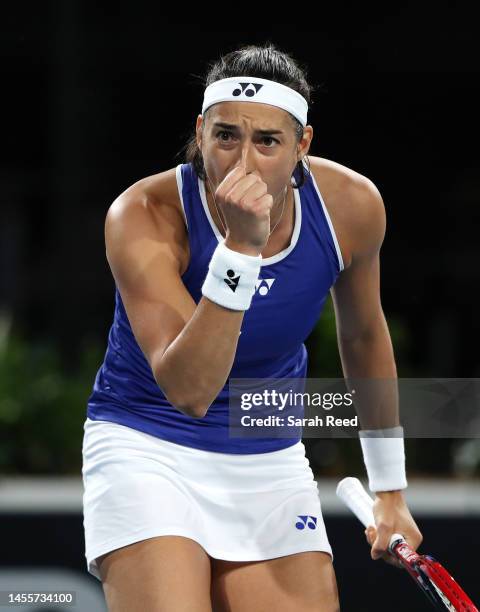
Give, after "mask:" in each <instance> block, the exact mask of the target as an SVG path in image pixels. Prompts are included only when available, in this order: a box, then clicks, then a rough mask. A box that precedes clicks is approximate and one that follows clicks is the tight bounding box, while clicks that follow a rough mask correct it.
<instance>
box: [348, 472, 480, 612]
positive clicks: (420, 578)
mask: <svg viewBox="0 0 480 612" xmlns="http://www.w3.org/2000/svg"><path fill="white" fill-rule="evenodd" d="M337 495H338V497H339V498H340V499H341V500H342V501H343V502H344V503H345V504H346V505H347V506H348V507H349V508H350V510H351V511H352V512H353V513H354V514H355V516H356V517H357V518H358V519H359V520H360V521H361V522H362V523H363V524H364V525H365V527H368V526H370V525H372V526H373V527H375V520H374V517H373V499H372V498H371V497H370V495H368V493H367V492H366V491H365V489H364V488H363V486H362V483H361V482H360V481H359V480H358V478H344V479H343V480H341V481H340V482H339V483H338V486H337ZM389 552H390V554H392V555H393V556H394V557H395V558H396V559H398V561H399V562H400V563H401V565H402V567H404V568H405V569H406V570H407V572H408V573H409V574H410V576H411V577H412V578H413V579H414V580H415V582H416V583H417V585H418V586H419V587H420V588H421V590H422V591H423V593H424V594H425V595H426V597H427V599H428V600H429V601H430V602H431V603H432V604H433V606H434V607H435V608H436V609H437V610H450V611H452V612H478V608H477V607H476V606H475V605H474V603H473V602H472V600H471V599H470V598H469V597H468V595H467V594H466V593H465V592H464V591H463V589H461V588H460V586H459V585H458V584H457V583H456V582H455V580H454V579H453V578H452V576H450V574H449V573H448V572H447V570H446V569H445V568H444V567H443V566H442V565H440V563H439V562H438V561H436V560H435V559H434V558H433V557H431V556H430V555H419V554H418V553H416V552H415V551H414V550H413V548H411V547H410V546H409V545H408V544H407V542H406V541H405V539H404V538H403V536H401V535H400V534H398V533H394V534H393V535H392V537H391V539H390V545H389Z"/></svg>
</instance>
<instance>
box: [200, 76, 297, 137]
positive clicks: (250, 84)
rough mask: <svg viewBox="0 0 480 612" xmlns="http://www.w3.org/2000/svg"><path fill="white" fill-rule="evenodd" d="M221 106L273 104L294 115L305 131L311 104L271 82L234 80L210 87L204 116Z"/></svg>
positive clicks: (219, 82) (205, 96)
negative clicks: (238, 103)
mask: <svg viewBox="0 0 480 612" xmlns="http://www.w3.org/2000/svg"><path fill="white" fill-rule="evenodd" d="M217 102H257V103H259V104H271V105H272V106H278V108H283V110H286V111H288V112H289V113H291V114H292V115H293V116H294V117H295V118H296V119H298V121H300V123H301V124H302V125H303V127H305V126H306V125H307V112H308V103H307V101H306V100H305V98H304V97H303V96H302V95H301V94H299V93H298V92H297V91H295V90H293V89H291V88H290V87H287V86H286V85H282V84H281V83H277V82H275V81H269V80H267V79H259V78H257V77H232V78H229V79H221V80H220V81H215V83H212V84H211V85H209V86H208V87H207V88H206V90H205V94H204V97H203V106H202V115H203V114H204V113H205V111H206V110H207V109H208V108H210V106H212V105H213V104H217Z"/></svg>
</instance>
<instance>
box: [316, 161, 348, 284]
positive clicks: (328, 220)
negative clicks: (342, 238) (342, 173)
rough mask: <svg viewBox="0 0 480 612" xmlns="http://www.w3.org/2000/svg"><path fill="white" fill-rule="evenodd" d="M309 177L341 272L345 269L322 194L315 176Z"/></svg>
mask: <svg viewBox="0 0 480 612" xmlns="http://www.w3.org/2000/svg"><path fill="white" fill-rule="evenodd" d="M310 175H311V177H312V182H313V186H314V187H315V190H316V192H317V195H318V198H319V200H320V202H321V204H322V208H323V212H324V214H325V218H326V219H327V223H328V227H329V228H330V234H331V235H332V238H333V243H334V244H335V250H336V252H337V258H338V264H339V267H340V272H341V271H342V270H344V269H345V266H344V263H343V257H342V251H341V250H340V245H339V244H338V240H337V234H336V233H335V229H334V228H333V223H332V220H331V219H330V215H329V214H328V210H327V207H326V206H325V202H324V201H323V198H322V194H321V193H320V189H319V188H318V185H317V181H316V180H315V176H314V175H313V172H312V171H310Z"/></svg>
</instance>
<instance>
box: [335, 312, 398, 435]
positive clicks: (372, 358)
mask: <svg viewBox="0 0 480 612" xmlns="http://www.w3.org/2000/svg"><path fill="white" fill-rule="evenodd" d="M338 345H339V351H340V357H341V361H342V368H343V374H344V377H345V379H346V380H347V385H348V387H349V388H350V389H352V388H354V389H355V408H356V410H357V413H358V416H359V419H360V423H361V425H362V429H367V430H370V429H386V428H390V427H396V426H397V425H398V424H399V415H398V384H397V369H396V365H395V358H394V353H393V347H392V342H391V339H390V334H389V331H388V326H387V323H386V321H385V319H384V317H382V318H381V319H380V320H379V322H378V324H376V325H375V327H373V328H370V329H369V330H368V331H366V332H365V333H363V334H362V335H361V336H358V337H357V338H353V339H349V340H345V339H342V338H339V343H338Z"/></svg>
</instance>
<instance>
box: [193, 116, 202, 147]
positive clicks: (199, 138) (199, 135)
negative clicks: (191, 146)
mask: <svg viewBox="0 0 480 612" xmlns="http://www.w3.org/2000/svg"><path fill="white" fill-rule="evenodd" d="M202 129H203V116H202V115H198V117H197V123H196V126H195V133H196V136H197V146H198V148H199V149H201V148H202Z"/></svg>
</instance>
